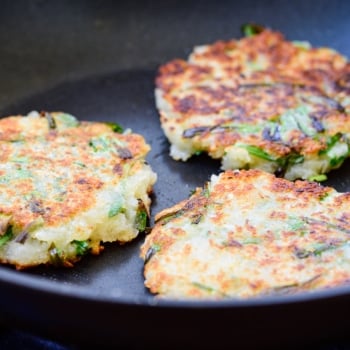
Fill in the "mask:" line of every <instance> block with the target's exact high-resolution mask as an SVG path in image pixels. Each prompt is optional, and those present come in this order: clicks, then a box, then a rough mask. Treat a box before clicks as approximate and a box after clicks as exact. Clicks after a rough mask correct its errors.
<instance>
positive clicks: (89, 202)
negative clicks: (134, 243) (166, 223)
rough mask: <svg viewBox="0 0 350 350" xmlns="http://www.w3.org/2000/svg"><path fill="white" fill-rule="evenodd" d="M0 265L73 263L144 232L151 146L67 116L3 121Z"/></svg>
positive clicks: (0, 126)
mask: <svg viewBox="0 0 350 350" xmlns="http://www.w3.org/2000/svg"><path fill="white" fill-rule="evenodd" d="M0 148H1V155H0V261H1V262H2V263H7V264H12V265H15V266H16V268H17V269H21V268H25V267H31V266H36V265H40V264H49V265H50V264H53V265H62V266H73V264H74V263H75V262H76V261H78V260H80V259H81V257H82V256H83V255H85V254H86V253H89V252H91V253H92V254H98V253H99V252H100V251H101V250H102V249H103V242H114V241H118V242H121V243H123V242H128V241H130V240H132V239H133V238H135V237H136V236H137V235H138V233H139V232H140V231H143V230H144V229H145V225H146V220H147V217H148V215H149V207H150V197H149V193H150V192H151V190H152V186H153V184H154V183H155V181H156V175H155V174H154V173H153V172H152V170H151V168H150V166H148V165H147V164H146V163H145V156H146V155H147V153H148V152H149V150H150V147H149V146H148V145H147V144H146V143H145V140H144V139H143V137H142V136H140V135H138V134H133V133H131V131H128V130H126V131H125V132H121V130H119V126H118V125H117V124H112V123H102V122H99V123H98V122H85V121H78V120H77V119H76V118H75V117H73V116H72V115H69V114H66V113H59V112H57V113H47V112H42V113H40V114H39V113H37V112H32V113H30V114H29V115H28V116H11V117H7V118H3V119H0Z"/></svg>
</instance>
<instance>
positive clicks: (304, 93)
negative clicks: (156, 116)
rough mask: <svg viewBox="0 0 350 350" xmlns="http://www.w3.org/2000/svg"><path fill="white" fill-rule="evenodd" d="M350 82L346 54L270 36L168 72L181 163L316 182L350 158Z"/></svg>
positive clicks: (169, 112) (172, 129)
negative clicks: (203, 155)
mask: <svg viewBox="0 0 350 350" xmlns="http://www.w3.org/2000/svg"><path fill="white" fill-rule="evenodd" d="M349 77H350V65H349V63H348V62H347V60H346V58H344V57H343V56H341V55H340V54H339V53H337V52H335V51H333V50H331V49H328V48H311V47H310V46H309V45H308V44H307V43H304V42H290V41H287V40H285V39H284V37H283V36H282V35H281V34H280V33H278V32H273V31H270V30H264V31H263V32H262V33H260V34H257V35H255V36H252V37H248V38H244V39H241V40H231V41H227V42H222V41H220V42H217V43H214V44H212V45H207V46H201V47H196V48H195V49H194V51H193V52H192V54H191V55H190V57H189V59H188V61H184V60H174V61H171V62H169V63H167V64H165V65H163V66H161V67H160V69H159V73H158V76H157V80H156V85H157V87H156V103H157V107H158V110H159V112H160V118H161V119H160V120H161V124H162V128H163V130H164V132H165V134H166V136H167V137H168V139H169V141H170V143H171V156H172V157H173V158H174V159H178V160H187V159H188V158H189V157H191V156H192V155H194V154H197V153H198V152H207V153H208V154H209V155H210V156H211V157H213V158H222V167H223V168H224V169H230V168H233V169H235V168H260V169H264V170H267V171H269V172H274V173H278V174H279V175H283V176H285V177H286V178H288V179H296V178H304V179H305V178H313V177H315V176H318V175H320V174H324V173H327V172H328V171H330V170H331V169H334V168H337V167H339V166H340V165H341V164H342V162H343V161H344V159H345V158H347V157H348V154H349V135H350V123H348V120H347V119H348V112H349V108H350V107H349V106H350V96H349V92H350V84H349Z"/></svg>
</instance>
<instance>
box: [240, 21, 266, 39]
mask: <svg viewBox="0 0 350 350" xmlns="http://www.w3.org/2000/svg"><path fill="white" fill-rule="evenodd" d="M264 30H265V28H264V27H263V26H262V25H259V24H255V23H247V24H244V25H242V26H241V31H242V34H243V35H244V36H246V37H250V36H254V35H256V34H259V33H261V32H263V31H264Z"/></svg>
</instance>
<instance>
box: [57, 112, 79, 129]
mask: <svg viewBox="0 0 350 350" xmlns="http://www.w3.org/2000/svg"><path fill="white" fill-rule="evenodd" d="M56 121H59V122H61V123H62V124H63V125H64V126H65V127H67V128H74V127H76V126H78V125H79V121H78V119H77V118H75V117H74V116H73V115H71V114H68V113H61V114H58V115H57V116H56Z"/></svg>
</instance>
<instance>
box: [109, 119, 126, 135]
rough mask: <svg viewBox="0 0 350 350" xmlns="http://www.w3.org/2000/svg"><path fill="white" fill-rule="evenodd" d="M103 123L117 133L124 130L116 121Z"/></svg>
mask: <svg viewBox="0 0 350 350" xmlns="http://www.w3.org/2000/svg"><path fill="white" fill-rule="evenodd" d="M104 124H106V125H107V126H109V127H110V128H111V129H112V131H114V132H117V133H119V134H121V133H122V132H123V131H124V129H123V128H122V127H121V126H120V125H119V124H118V123H113V122H105V123H104Z"/></svg>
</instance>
